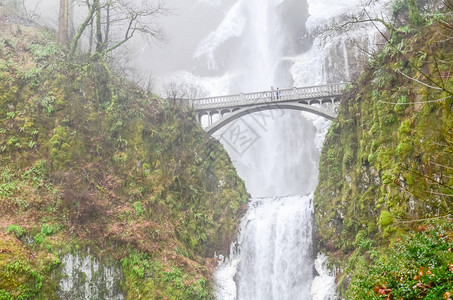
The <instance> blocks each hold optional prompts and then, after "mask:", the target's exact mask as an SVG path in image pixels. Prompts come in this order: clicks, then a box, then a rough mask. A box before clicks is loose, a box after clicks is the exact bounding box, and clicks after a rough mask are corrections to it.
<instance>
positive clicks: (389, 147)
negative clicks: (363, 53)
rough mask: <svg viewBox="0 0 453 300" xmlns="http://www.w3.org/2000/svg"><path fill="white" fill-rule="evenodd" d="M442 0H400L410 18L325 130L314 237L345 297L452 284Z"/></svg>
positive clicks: (451, 162)
mask: <svg viewBox="0 0 453 300" xmlns="http://www.w3.org/2000/svg"><path fill="white" fill-rule="evenodd" d="M400 2H401V3H403V2H404V1H400ZM407 2H411V1H407ZM412 2H413V1H412ZM446 3H447V4H449V5H450V8H445V9H444V10H442V11H439V12H436V13H434V14H428V15H425V16H424V18H423V19H422V18H420V15H418V16H417V14H418V12H417V11H412V10H410V9H409V10H408V8H410V6H409V7H408V6H407V5H406V8H405V9H406V16H407V17H408V18H407V20H408V23H406V24H401V27H399V28H395V30H394V31H393V32H392V33H391V35H389V41H388V42H389V43H388V44H387V45H386V47H385V48H384V49H383V50H382V51H381V52H380V54H378V55H377V56H375V57H373V59H372V61H371V63H370V66H369V67H368V68H367V70H365V71H364V73H363V74H362V76H361V77H360V79H359V80H358V81H357V82H356V83H354V84H353V85H352V87H351V89H350V90H349V91H348V92H347V93H346V95H344V101H343V102H342V104H341V106H340V112H339V117H338V119H337V120H336V121H335V122H334V123H333V125H332V127H331V128H330V130H329V133H328V135H327V137H326V141H325V145H324V148H323V152H322V156H321V162H320V183H319V186H318V188H317V190H316V195H315V200H314V205H315V211H316V222H317V225H318V237H319V246H320V248H321V249H323V250H324V251H327V252H329V253H330V256H331V258H332V261H333V262H334V263H335V265H336V266H338V267H339V268H340V270H341V272H340V273H339V274H338V279H339V280H340V283H341V286H340V289H342V294H343V295H344V296H346V298H347V299H384V298H385V299H442V297H444V299H449V297H451V295H452V294H453V268H452V267H453V265H451V264H452V262H453V253H452V248H453V232H452V230H453V228H452V220H453V215H452V213H453V77H452V75H453V40H452V36H453V21H452V18H451V12H452V8H453V6H451V1H450V2H448V1H446ZM402 10H403V7H402ZM403 13H404V12H403ZM345 290H347V291H345ZM449 295H450V296H449Z"/></svg>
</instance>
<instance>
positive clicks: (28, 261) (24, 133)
mask: <svg viewBox="0 0 453 300" xmlns="http://www.w3.org/2000/svg"><path fill="white" fill-rule="evenodd" d="M0 31H1V34H0V172H1V174H0V212H1V216H0V299H56V298H58V297H59V295H60V294H59V289H60V287H59V283H60V280H61V279H62V278H59V276H58V275H56V274H59V273H58V270H60V269H61V267H62V257H63V256H64V255H65V254H67V253H76V252H77V253H79V252H80V253H85V254H88V253H89V254H90V255H94V256H96V257H98V258H99V259H100V260H101V261H102V262H105V263H106V264H114V265H116V266H118V267H120V268H121V269H122V283H121V288H122V290H123V294H124V295H125V297H126V298H128V299H202V298H203V299H209V298H212V295H211V289H212V286H211V271H212V269H213V268H214V266H215V263H216V260H215V259H214V258H213V257H214V253H215V252H216V251H217V252H223V253H226V252H228V248H229V245H230V242H231V240H232V238H233V236H234V234H235V232H236V228H237V224H238V221H239V219H240V217H241V215H242V214H243V213H244V210H245V205H244V204H245V203H246V202H247V193H246V190H245V187H244V183H243V181H242V180H241V179H240V178H239V177H238V176H237V174H236V171H235V169H234V167H233V166H232V164H231V161H230V159H229V157H228V155H227V153H226V152H225V151H224V150H223V148H222V146H221V145H220V144H219V143H218V142H217V141H215V140H214V139H212V138H210V137H208V136H207V135H206V134H205V133H204V131H203V130H202V129H201V127H200V126H199V125H198V124H197V122H196V120H195V116H194V113H193V112H192V111H191V110H190V109H188V108H186V107H184V106H183V105H178V104H175V103H172V102H169V101H166V100H162V99H158V98H156V97H155V96H153V95H152V94H150V93H147V92H145V91H143V90H142V89H140V88H139V87H137V86H136V85H134V84H132V83H128V81H127V80H124V79H123V78H120V77H118V76H116V75H115V74H114V73H112V72H111V71H110V70H109V67H108V66H107V64H106V63H105V62H104V61H103V60H102V58H99V57H97V58H96V57H91V58H84V57H79V58H77V59H72V60H70V59H68V54H67V52H66V50H64V49H62V48H61V47H60V46H59V45H58V44H57V43H56V41H55V37H54V35H53V34H52V33H50V32H49V31H47V30H45V29H42V28H38V27H36V25H34V24H32V23H30V22H28V21H27V20H24V19H22V18H20V17H18V16H16V15H15V14H14V13H13V12H11V11H8V10H6V9H5V8H2V7H0ZM77 255H78V254H77Z"/></svg>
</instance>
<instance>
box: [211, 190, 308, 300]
mask: <svg viewBox="0 0 453 300" xmlns="http://www.w3.org/2000/svg"><path fill="white" fill-rule="evenodd" d="M312 215H313V206H312V195H306V196H289V197H274V198H254V199H252V200H251V201H250V204H249V209H248V212H247V214H246V215H245V216H244V218H243V220H242V223H241V228H240V233H239V238H238V242H237V244H234V245H233V249H232V255H231V257H230V258H229V259H228V260H226V261H224V262H223V265H222V266H221V267H220V268H219V269H218V271H217V273H216V280H217V282H219V283H220V285H219V286H218V290H217V298H218V299H236V294H237V298H238V299H263V300H264V299H301V300H304V299H311V298H310V285H311V282H312V280H313V259H312V247H311V245H312V230H313V228H312ZM235 271H237V274H236V275H235V276H234V277H233V276H231V275H232V274H233V273H234V272H235Z"/></svg>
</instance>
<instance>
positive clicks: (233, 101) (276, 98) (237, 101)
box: [191, 83, 346, 111]
mask: <svg viewBox="0 0 453 300" xmlns="http://www.w3.org/2000/svg"><path fill="white" fill-rule="evenodd" d="M345 85H346V84H344V83H336V84H329V85H319V86H309V87H301V88H292V89H283V90H274V91H264V92H257V93H247V94H238V95H231V96H219V97H210V98H202V99H194V100H191V105H192V107H193V108H194V109H195V110H196V111H200V110H210V109H222V108H231V107H244V106H251V105H257V104H266V103H279V102H289V101H303V100H311V99H316V98H327V97H336V96H340V95H341V94H342V93H343V91H344V88H345Z"/></svg>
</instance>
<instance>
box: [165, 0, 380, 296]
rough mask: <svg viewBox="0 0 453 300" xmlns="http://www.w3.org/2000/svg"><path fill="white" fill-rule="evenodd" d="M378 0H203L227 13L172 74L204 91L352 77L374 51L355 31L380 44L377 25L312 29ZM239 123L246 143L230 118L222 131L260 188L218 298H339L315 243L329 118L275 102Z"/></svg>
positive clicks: (222, 274)
mask: <svg viewBox="0 0 453 300" xmlns="http://www.w3.org/2000/svg"><path fill="white" fill-rule="evenodd" d="M175 1H176V0H175ZM381 2H385V1H381ZM372 3H375V1H371V2H370V1H369V0H366V1H365V0H228V1H218V0H199V1H197V2H196V4H195V6H197V5H198V6H197V7H198V8H200V7H206V6H210V7H211V8H223V9H225V14H224V18H223V19H222V20H220V22H218V23H217V28H216V29H215V30H213V31H211V32H210V33H208V34H206V36H205V37H204V38H203V39H202V40H201V41H200V43H199V44H198V46H197V47H196V49H195V50H194V57H193V65H194V66H195V67H193V68H192V70H191V71H188V70H187V69H185V71H181V72H179V73H177V74H176V75H175V74H173V75H172V76H176V77H177V78H178V80H186V81H187V82H189V83H190V84H191V85H194V86H196V87H197V89H198V91H199V94H198V96H214V95H222V94H232V93H242V92H251V91H259V90H269V89H270V88H271V86H274V87H280V88H289V87H292V86H307V85H315V84H324V83H330V82H340V81H347V80H349V79H350V74H351V72H352V71H354V70H355V69H356V68H354V67H351V66H352V65H354V64H358V61H360V60H365V59H366V57H367V55H366V54H364V53H361V52H360V51H359V50H357V49H358V48H354V47H353V45H354V42H351V36H352V38H353V39H355V41H358V42H359V43H360V44H361V46H362V48H368V49H372V48H373V45H374V44H375V41H376V38H375V37H376V34H375V32H372V31H371V30H370V29H369V28H370V27H371V28H372V26H368V27H366V28H365V27H362V28H360V29H357V30H356V31H354V32H353V33H351V32H350V33H349V36H348V35H345V34H343V35H342V34H333V35H329V36H327V37H325V38H314V37H313V35H314V33H316V32H317V31H320V30H323V29H326V26H330V25H332V24H335V23H336V22H339V21H341V20H342V19H344V17H345V15H348V14H350V13H355V12H360V11H361V10H362V9H364V8H365V9H369V11H368V12H369V13H372V12H373V9H374V11H376V8H375V7H373V8H369V7H367V6H364V5H365V4H366V5H374V4H372ZM308 12H310V17H309V18H308V19H307V17H308ZM211 21H212V20H211ZM306 28H307V29H308V30H306ZM363 28H365V29H363ZM302 37H305V38H302ZM353 49H355V50H353ZM232 126H236V127H233V129H234V130H236V132H247V133H248V134H249V135H248V136H247V137H246V138H245V139H244V140H245V141H247V143H237V140H238V139H237V138H236V139H233V140H231V139H228V136H231V134H228V133H229V130H231V128H232V127H228V126H227V127H226V128H225V131H224V132H220V133H218V134H217V136H216V137H217V138H218V139H219V140H220V141H221V142H222V143H223V144H224V146H225V148H226V149H227V151H228V152H229V154H230V156H231V157H232V160H233V162H234V163H235V166H236V168H237V169H238V173H239V174H240V176H241V177H242V178H243V179H244V180H245V181H246V185H247V189H248V190H249V192H250V193H251V194H252V196H253V197H255V198H253V199H251V200H250V204H249V210H248V212H247V214H246V215H245V217H244V218H243V220H242V222H241V226H240V232H239V235H238V238H237V241H236V242H235V243H234V244H233V245H232V246H231V253H230V256H229V257H228V258H225V259H224V260H222V261H221V262H220V265H219V268H218V270H217V271H216V273H215V278H216V284H217V288H216V298H217V299H218V300H232V299H241V300H244V299H245V300H246V299H301V300H305V299H313V300H329V299H335V291H334V288H335V284H334V279H333V277H332V276H331V274H330V273H329V272H328V271H327V270H326V269H325V267H324V264H323V261H324V257H323V256H322V255H320V256H318V259H317V260H316V262H315V260H314V253H313V249H312V248H313V245H312V224H313V218H312V215H313V206H312V192H313V190H314V189H315V187H316V184H317V174H318V173H317V163H318V159H319V153H320V149H321V146H322V141H323V139H324V136H325V134H326V132H327V129H328V127H329V126H330V122H328V121H326V120H324V119H321V118H319V117H314V116H312V115H307V114H301V113H299V112H291V111H277V112H275V111H274V112H266V113H264V112H263V113H256V114H252V115H250V116H246V117H243V118H241V119H240V120H239V121H237V122H236V123H234V124H233V125H232ZM237 130H238V131H237ZM287 195H295V196H287ZM259 197H264V198H259ZM315 269H316V273H317V274H315V272H314V270H315Z"/></svg>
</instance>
